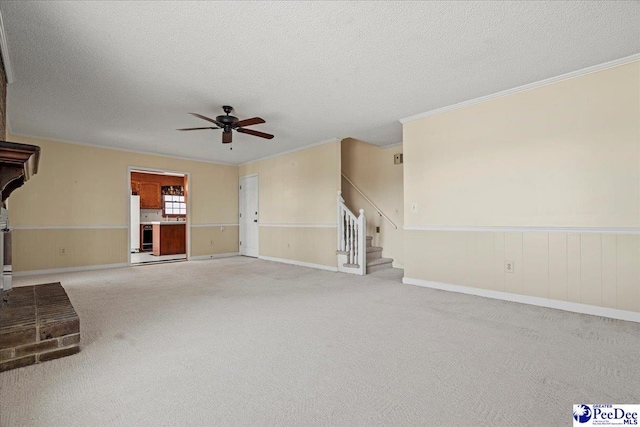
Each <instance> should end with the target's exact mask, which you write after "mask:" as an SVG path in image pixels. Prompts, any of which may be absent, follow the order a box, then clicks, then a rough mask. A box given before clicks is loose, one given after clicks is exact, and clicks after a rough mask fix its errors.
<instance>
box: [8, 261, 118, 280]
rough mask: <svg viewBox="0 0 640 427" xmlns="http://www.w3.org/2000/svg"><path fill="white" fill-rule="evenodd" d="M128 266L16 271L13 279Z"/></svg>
mask: <svg viewBox="0 0 640 427" xmlns="http://www.w3.org/2000/svg"><path fill="white" fill-rule="evenodd" d="M128 266H129V264H127V263H126V262H122V263H118V264H100V265H84V266H81V267H63V268H51V269H48V270H27V271H14V272H13V277H24V276H41V275H43V274H57V273H75V272H77V271H92V270H107V269H111V268H124V267H128Z"/></svg>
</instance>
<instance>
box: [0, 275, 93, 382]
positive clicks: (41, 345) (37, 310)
mask: <svg viewBox="0 0 640 427" xmlns="http://www.w3.org/2000/svg"><path fill="white" fill-rule="evenodd" d="M8 297H9V301H8V303H6V304H4V305H3V306H2V309H0V372H3V371H8V370H9V369H15V368H21V367H23V366H28V365H32V364H34V363H40V362H45V361H47V360H52V359H57V358H59V357H64V356H69V355H72V354H75V353H77V352H78V351H80V319H79V317H78V315H77V314H76V312H75V310H74V309H73V305H71V301H69V297H68V296H67V293H66V292H65V290H64V288H63V287H62V286H61V285H60V283H49V284H46V285H37V286H24V287H19V288H14V289H13V290H11V292H10V293H9V295H8Z"/></svg>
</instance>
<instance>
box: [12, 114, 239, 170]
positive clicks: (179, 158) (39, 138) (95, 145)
mask: <svg viewBox="0 0 640 427" xmlns="http://www.w3.org/2000/svg"><path fill="white" fill-rule="evenodd" d="M7 122H8V120H7ZM12 136H18V137H21V138H29V139H33V140H36V141H37V140H40V141H50V142H59V143H61V144H72V145H80V146H83V147H92V148H101V149H103V150H112V151H123V152H125V153H134V154H145V155H147V156H156V157H165V158H169V159H176V160H188V161H190V162H199V163H209V164H214V165H222V166H238V165H237V164H235V163H225V162H216V161H213V160H206V159H196V158H194V157H185V156H174V155H171V154H160V153H154V152H152V151H142V150H132V149H130V148H120V147H109V146H106V145H100V144H91V143H88V142H78V141H72V140H65V139H49V138H43V137H41V136H35V135H29V134H24V133H13V132H8V134H7V140H10V139H11V137H12Z"/></svg>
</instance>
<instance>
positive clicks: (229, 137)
mask: <svg viewBox="0 0 640 427" xmlns="http://www.w3.org/2000/svg"><path fill="white" fill-rule="evenodd" d="M222 109H223V110H224V112H225V113H227V115H226V116H218V117H216V118H215V120H214V119H211V118H209V117H205V116H203V115H201V114H196V113H189V114H191V115H192V116H196V117H198V118H200V119H203V120H206V121H208V122H211V123H215V124H216V125H217V126H215V127H203V128H184V129H177V130H181V131H185V130H204V129H223V131H222V143H223V144H230V143H231V142H232V141H233V134H232V133H231V132H232V131H233V130H235V131H236V132H240V133H246V134H247V135H253V136H259V137H260V138H266V139H272V138H273V135H271V134H268V133H264V132H259V131H257V130H252V129H245V127H246V126H251V125H258V124H260V123H264V122H265V121H264V120H263V119H261V118H260V117H253V118H251V119H244V120H240V119H238V118H237V117H234V116H230V115H229V113H231V111H233V107H231V106H229V105H225V106H223V107H222Z"/></svg>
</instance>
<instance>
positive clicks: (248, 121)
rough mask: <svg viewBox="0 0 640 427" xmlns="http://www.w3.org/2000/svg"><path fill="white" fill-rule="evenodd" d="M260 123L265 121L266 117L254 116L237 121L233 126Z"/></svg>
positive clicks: (238, 126)
mask: <svg viewBox="0 0 640 427" xmlns="http://www.w3.org/2000/svg"><path fill="white" fill-rule="evenodd" d="M260 123H264V119H261V118H260V117H253V118H251V119H244V120H240V121H237V122H235V123H234V124H233V127H234V128H240V127H243V126H251V125H259V124H260Z"/></svg>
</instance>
